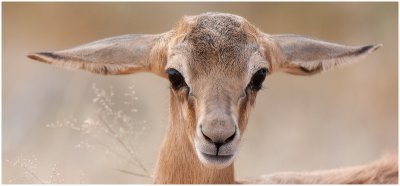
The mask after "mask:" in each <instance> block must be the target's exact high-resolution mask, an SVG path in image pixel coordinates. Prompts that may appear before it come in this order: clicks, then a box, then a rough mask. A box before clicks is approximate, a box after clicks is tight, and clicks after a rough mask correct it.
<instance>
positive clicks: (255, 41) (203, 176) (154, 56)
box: [28, 13, 397, 183]
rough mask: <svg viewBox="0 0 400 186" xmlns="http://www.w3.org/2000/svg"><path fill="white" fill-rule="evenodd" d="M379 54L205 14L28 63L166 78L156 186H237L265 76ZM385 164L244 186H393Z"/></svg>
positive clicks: (392, 168)
mask: <svg viewBox="0 0 400 186" xmlns="http://www.w3.org/2000/svg"><path fill="white" fill-rule="evenodd" d="M380 46H381V45H368V46H360V47H350V46H343V45H339V44H334V43H329V42H325V41H320V40H316V39H312V38H308V37H302V36H298V35H268V34H265V33H263V32H261V31H260V30H258V29H257V28H256V27H254V26H253V25H252V24H250V23H249V22H248V21H246V20H245V19H244V18H242V17H240V16H236V15H231V14H224V13H205V14H200V15H197V16H187V17H184V18H182V19H181V20H180V21H179V22H178V23H177V24H176V25H175V27H174V28H173V29H172V30H171V31H168V32H165V33H162V34H157V35H140V34H138V35H136V34H135V35H124V36H117V37H112V38H107V39H103V40H99V41H95V42H92V43H88V44H85V45H82V46H78V47H75V48H71V49H67V50H62V51H56V52H40V53H35V54H31V55H28V57H29V58H31V59H34V60H38V61H41V62H45V63H50V64H56V65H60V66H62V67H66V68H73V69H83V70H86V71H89V72H93V73H97V74H103V75H108V74H112V75H114V74H131V73H135V72H140V71H146V72H152V73H155V74H157V75H159V76H161V77H164V78H168V79H169V81H170V83H171V87H170V100H169V104H170V105H169V121H168V122H169V125H168V128H167V131H166V135H165V138H164V141H163V143H162V146H161V150H160V156H159V159H158V162H157V165H156V168H155V175H154V182H155V183H238V182H235V177H234V166H233V160H234V157H235V155H236V153H237V151H238V146H239V143H240V140H241V137H242V135H243V133H244V131H245V129H246V126H247V122H248V118H249V113H250V110H251V108H252V106H253V104H254V102H255V98H256V95H257V92H258V91H259V90H260V89H261V87H262V83H263V81H264V79H265V77H266V76H267V75H270V74H272V73H274V72H278V71H285V72H288V73H290V74H296V75H312V74H316V73H318V72H322V71H326V70H329V69H333V68H335V67H337V66H340V65H342V64H345V63H348V62H350V61H353V60H357V59H359V58H361V57H363V56H366V55H367V54H369V53H371V52H373V51H375V50H376V49H378V48H379V47H380ZM393 157H394V158H392V159H393V161H391V162H390V163H386V164H384V163H378V166H366V167H363V168H362V170H360V168H355V169H356V170H355V169H354V170H353V168H350V169H346V170H344V171H342V169H340V170H338V171H334V173H338V172H340V173H342V174H337V175H336V177H334V176H332V175H333V173H331V172H330V174H326V173H324V172H323V171H322V173H324V174H318V175H319V177H313V178H312V179H311V178H310V173H304V174H302V173H298V174H293V175H292V176H290V175H291V174H288V173H284V174H282V176H280V175H279V174H277V175H272V177H271V176H264V177H261V178H259V179H249V180H247V181H246V180H245V181H243V182H244V183H273V182H277V183H302V182H304V183H358V182H360V183H363V182H362V181H359V180H361V178H359V179H357V178H358V177H357V176H361V175H360V174H362V173H365V172H366V173H369V174H366V175H367V178H368V179H363V180H370V181H369V182H367V181H364V182H366V183H394V182H397V158H396V157H395V156H393ZM385 162H386V161H385ZM374 165H375V164H374ZM378 169H379V170H378ZM381 169H384V171H383V170H381ZM340 176H342V177H340ZM339 177H340V178H339ZM343 177H346V178H348V179H345V178H343ZM363 178H364V177H363ZM310 180H311V181H310ZM371 180H372V181H371Z"/></svg>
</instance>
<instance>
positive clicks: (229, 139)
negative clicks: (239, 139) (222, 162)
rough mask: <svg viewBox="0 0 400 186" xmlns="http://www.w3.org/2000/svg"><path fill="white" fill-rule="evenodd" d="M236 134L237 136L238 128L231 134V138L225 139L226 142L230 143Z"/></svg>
mask: <svg viewBox="0 0 400 186" xmlns="http://www.w3.org/2000/svg"><path fill="white" fill-rule="evenodd" d="M235 136H236V130H235V132H234V133H233V134H232V136H229V138H227V139H226V140H225V141H224V143H229V142H231V141H232V140H233V139H234V138H235Z"/></svg>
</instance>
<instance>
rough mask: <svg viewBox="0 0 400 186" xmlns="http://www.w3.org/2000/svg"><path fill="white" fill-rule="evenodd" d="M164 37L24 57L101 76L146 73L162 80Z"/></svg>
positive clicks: (136, 37)
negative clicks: (157, 76)
mask: <svg viewBox="0 0 400 186" xmlns="http://www.w3.org/2000/svg"><path fill="white" fill-rule="evenodd" d="M165 35H166V34H159V35H141V34H132V35H123V36H117V37H111V38H106V39H102V40H99V41H95V42H91V43H88V44H84V45H81V46H77V47H74V48H71V49H66V50H61V51H56V52H39V53H34V54H30V55H28V57H29V58H31V59H34V60H37V61H40V62H44V63H49V64H56V65H59V66H62V67H64V68H72V69H83V70H87V71H89V72H93V73H97V74H103V75H107V74H131V73H134V72H138V71H148V72H153V73H155V74H157V75H160V76H163V77H166V75H165V73H164V66H165V63H166V53H167V47H166V46H167V44H166V39H165Z"/></svg>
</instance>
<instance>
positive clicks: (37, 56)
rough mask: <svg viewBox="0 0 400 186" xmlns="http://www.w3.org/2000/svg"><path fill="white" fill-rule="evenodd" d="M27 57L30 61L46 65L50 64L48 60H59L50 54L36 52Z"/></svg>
mask: <svg viewBox="0 0 400 186" xmlns="http://www.w3.org/2000/svg"><path fill="white" fill-rule="evenodd" d="M27 57H28V58H30V59H33V60H36V61H40V62H43V63H48V64H51V63H52V62H51V60H49V59H48V58H52V59H59V58H60V57H59V56H57V55H55V54H53V53H51V52H38V53H33V54H28V55H27Z"/></svg>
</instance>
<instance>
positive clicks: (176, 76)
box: [165, 68, 187, 90]
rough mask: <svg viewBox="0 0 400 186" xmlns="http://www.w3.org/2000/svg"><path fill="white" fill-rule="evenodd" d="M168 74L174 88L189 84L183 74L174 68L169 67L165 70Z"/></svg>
mask: <svg viewBox="0 0 400 186" xmlns="http://www.w3.org/2000/svg"><path fill="white" fill-rule="evenodd" d="M165 72H166V73H167V74H168V79H169V81H170V82H171V85H172V88H173V89H174V90H178V89H180V88H181V87H184V86H187V85H186V83H185V79H184V78H183V76H182V74H181V73H179V72H178V71H177V70H175V69H173V68H169V69H167V70H166V71H165Z"/></svg>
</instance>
